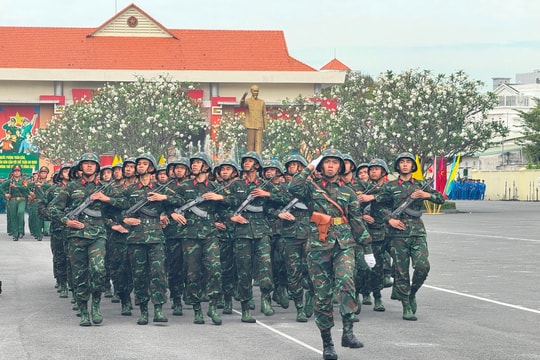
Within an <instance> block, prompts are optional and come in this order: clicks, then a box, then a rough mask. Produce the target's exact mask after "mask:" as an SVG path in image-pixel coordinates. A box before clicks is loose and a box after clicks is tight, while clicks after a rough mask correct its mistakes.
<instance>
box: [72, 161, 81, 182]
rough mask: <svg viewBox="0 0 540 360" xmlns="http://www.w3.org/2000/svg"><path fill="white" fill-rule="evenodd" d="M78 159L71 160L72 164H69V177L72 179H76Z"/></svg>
mask: <svg viewBox="0 0 540 360" xmlns="http://www.w3.org/2000/svg"><path fill="white" fill-rule="evenodd" d="M79 170H80V168H79V160H75V161H74V162H73V165H71V168H70V169H69V179H70V180H74V179H77V171H79Z"/></svg>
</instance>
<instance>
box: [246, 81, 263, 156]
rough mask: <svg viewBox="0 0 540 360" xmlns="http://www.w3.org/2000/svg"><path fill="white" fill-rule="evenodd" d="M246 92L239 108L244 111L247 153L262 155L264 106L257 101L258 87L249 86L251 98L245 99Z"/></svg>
mask: <svg viewBox="0 0 540 360" xmlns="http://www.w3.org/2000/svg"><path fill="white" fill-rule="evenodd" d="M247 94H248V93H247V92H245V93H244V95H243V96H242V99H241V100H240V107H243V108H245V109H246V117H245V122H244V126H245V127H246V130H247V151H256V152H257V153H259V154H260V153H262V139H263V130H266V129H268V121H267V119H266V104H265V103H264V100H262V99H259V87H258V86H257V85H252V86H251V97H250V98H248V99H246V96H247Z"/></svg>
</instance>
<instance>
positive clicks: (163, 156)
mask: <svg viewBox="0 0 540 360" xmlns="http://www.w3.org/2000/svg"><path fill="white" fill-rule="evenodd" d="M158 165H165V155H161V157H160V158H159V161H158Z"/></svg>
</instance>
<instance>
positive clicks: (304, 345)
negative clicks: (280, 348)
mask: <svg viewBox="0 0 540 360" xmlns="http://www.w3.org/2000/svg"><path fill="white" fill-rule="evenodd" d="M233 312H235V313H237V314H238V315H240V316H242V313H241V312H240V311H237V310H234V309H233ZM255 324H258V325H259V326H262V327H263V328H265V329H266V330H270V331H272V332H274V333H276V334H278V335H279V336H283V337H284V338H286V339H288V340H290V341H292V342H294V343H297V344H298V345H300V346H303V347H305V348H306V349H308V350H311V351H314V352H316V353H317V354H319V355H322V351H321V350H319V349H315V348H314V347H313V346H310V345H308V344H306V343H305V342H302V341H300V340H298V339H296V338H293V337H292V336H289V335H287V334H285V333H282V332H281V331H279V330H276V329H274V328H273V327H271V326H270V325H266V324H265V323H263V322H262V321H260V320H257V322H256V323H255Z"/></svg>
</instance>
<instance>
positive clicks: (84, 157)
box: [79, 153, 100, 173]
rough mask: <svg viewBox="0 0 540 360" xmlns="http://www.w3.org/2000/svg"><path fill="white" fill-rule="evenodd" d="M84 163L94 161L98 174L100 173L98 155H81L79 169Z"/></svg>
mask: <svg viewBox="0 0 540 360" xmlns="http://www.w3.org/2000/svg"><path fill="white" fill-rule="evenodd" d="M83 161H93V162H95V163H96V173H98V172H99V170H100V166H99V156H97V154H96V153H84V154H82V155H81V158H80V159H79V168H80V166H81V163H82V162H83Z"/></svg>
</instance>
